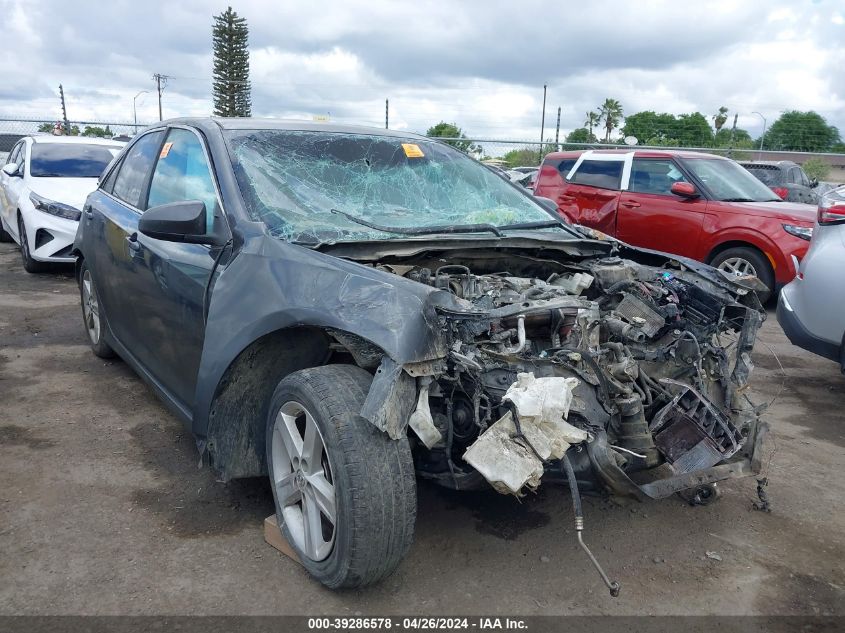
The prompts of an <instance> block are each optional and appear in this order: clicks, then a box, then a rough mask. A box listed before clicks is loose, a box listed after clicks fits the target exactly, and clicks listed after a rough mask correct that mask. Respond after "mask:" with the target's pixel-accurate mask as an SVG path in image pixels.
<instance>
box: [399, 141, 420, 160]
mask: <svg viewBox="0 0 845 633" xmlns="http://www.w3.org/2000/svg"><path fill="white" fill-rule="evenodd" d="M402 149H404V150H405V156H407V157H408V158H422V157H423V156H425V154H423V151H422V150H421V149H420V146H419V145H417V144H416V143H402Z"/></svg>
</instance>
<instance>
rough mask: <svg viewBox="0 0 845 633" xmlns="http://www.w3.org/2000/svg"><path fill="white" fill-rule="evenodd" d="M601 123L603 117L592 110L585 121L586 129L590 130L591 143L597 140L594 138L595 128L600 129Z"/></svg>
mask: <svg viewBox="0 0 845 633" xmlns="http://www.w3.org/2000/svg"><path fill="white" fill-rule="evenodd" d="M599 123H601V115H600V114H599V113H598V112H594V111H592V110H590V111H589V112H587V118H586V119H584V127H585V128H587V129H588V130H590V142H592V141H593V139H594V138H595V137H594V136H593V128H594V127H598V125H599Z"/></svg>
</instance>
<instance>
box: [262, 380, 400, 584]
mask: <svg viewBox="0 0 845 633" xmlns="http://www.w3.org/2000/svg"><path fill="white" fill-rule="evenodd" d="M371 381H372V377H371V376H370V374H368V373H367V372H366V371H364V370H363V369H361V368H359V367H355V366H352V365H327V366H324V367H315V368H311V369H303V370H301V371H298V372H295V373H293V374H291V375H289V376H287V377H286V378H284V379H283V380H282V381H281V382H280V383H279V385H278V386H277V387H276V390H275V392H274V393H273V397H272V400H271V403H270V410H269V415H268V419H267V463H268V468H269V474H270V483H271V486H272V489H273V498H274V499H275V502H276V516H277V518H278V521H279V524H280V525H281V527H282V530H283V532H284V535H285V537H286V538H287V540H288V542H289V543H290V544H291V546H292V547H293V548H294V550H295V551H296V553H297V554H298V555H299V558H300V560H301V561H302V564H303V565H304V566H305V568H306V569H307V570H308V571H309V572H310V573H311V575H312V576H314V577H315V578H316V579H317V580H319V581H320V582H322V583H323V584H324V585H326V586H328V587H331V588H338V587H359V586H362V585H367V584H370V583H373V582H376V581H378V580H381V579H382V578H384V577H385V576H387V575H389V574H390V573H391V572H393V570H394V569H396V567H397V566H398V565H399V562H400V561H401V560H402V558H403V557H404V556H405V554H406V553H407V552H408V549H409V548H410V546H411V542H412V541H413V536H414V522H415V520H416V508H417V501H416V481H415V478H414V467H413V461H412V459H411V451H410V447H409V445H408V440H407V438H404V437H403V438H402V439H400V440H392V439H390V438H389V437H388V436H387V435H386V434H384V433H382V432H381V431H379V430H378V429H376V428H375V427H374V426H373V425H372V424H370V423H369V422H368V421H367V420H365V419H364V418H362V417H361V416H360V415H359V413H360V411H361V407H362V405H363V404H364V399H365V398H366V395H367V392H368V390H369V386H370V382H371Z"/></svg>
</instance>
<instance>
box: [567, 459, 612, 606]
mask: <svg viewBox="0 0 845 633" xmlns="http://www.w3.org/2000/svg"><path fill="white" fill-rule="evenodd" d="M560 463H561V465H562V466H563V470H564V471H565V472H566V480H567V481H568V482H569V492H570V493H571V494H572V510H573V512H574V513H575V533H576V534H577V535H578V544H579V545H580V546H581V549H583V550H584V551H585V552H586V553H587V556H589V557H590V561H591V562H592V563H593V567H595V568H596V571H598V572H599V576H601V579H602V581H603V582H604V584H605V585H606V586H607V588H608V589H609V590H610V595H611V596H612V597H614V598H616V597H617V596H618V595H619V583H618V582H616V581H615V580H610V579H609V578H608V577H607V574H605V573H604V570H603V569H602V567H601V565H599V562H598V561H597V560H596V557H595V556H593V553H592V552H591V551H590V548H589V547H587V544H586V543H585V542H584V538H583V536H582V533H583V531H584V512H583V510H582V508H581V493H580V492H578V480H577V479H575V471H574V470H573V468H572V463H571V462H570V461H569V456H568V455H567V454H566V453H564V454H563V457H562V458H561V460H560Z"/></svg>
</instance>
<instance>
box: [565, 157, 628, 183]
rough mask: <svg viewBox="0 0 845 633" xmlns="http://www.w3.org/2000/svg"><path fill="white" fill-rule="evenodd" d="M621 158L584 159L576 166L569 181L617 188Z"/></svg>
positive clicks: (621, 164) (619, 178)
mask: <svg viewBox="0 0 845 633" xmlns="http://www.w3.org/2000/svg"><path fill="white" fill-rule="evenodd" d="M623 166H624V163H623V162H622V161H621V160H618V161H617V160H614V161H608V160H589V159H587V160H585V161H583V162H582V163H581V166H580V167H578V171H576V172H575V175H574V176H573V177H572V180H571V182H573V183H576V184H579V185H590V186H591V187H599V188H601V189H619V185H620V183H621V181H622V167H623Z"/></svg>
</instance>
